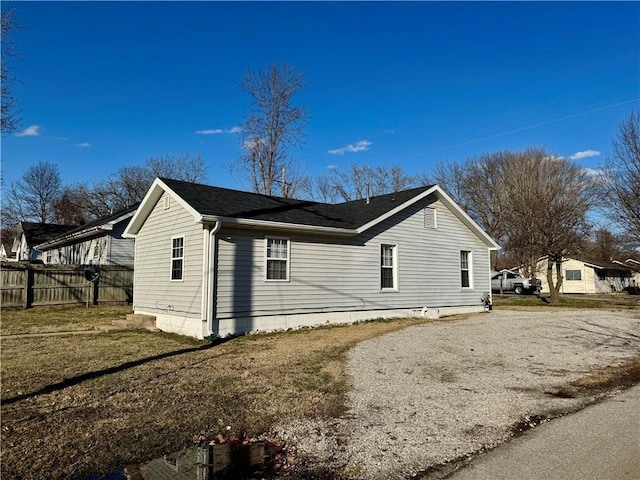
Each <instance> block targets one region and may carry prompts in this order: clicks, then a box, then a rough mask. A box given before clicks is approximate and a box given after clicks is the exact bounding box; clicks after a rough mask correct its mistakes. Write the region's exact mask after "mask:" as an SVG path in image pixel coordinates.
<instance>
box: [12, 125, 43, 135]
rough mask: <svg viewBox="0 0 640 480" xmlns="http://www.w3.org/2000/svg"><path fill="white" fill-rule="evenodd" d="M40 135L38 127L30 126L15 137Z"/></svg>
mask: <svg viewBox="0 0 640 480" xmlns="http://www.w3.org/2000/svg"><path fill="white" fill-rule="evenodd" d="M39 135H40V126H39V125H31V126H30V127H27V128H25V129H24V130H22V131H21V132H18V133H16V137H37V136H39Z"/></svg>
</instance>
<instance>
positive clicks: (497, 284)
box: [491, 271, 542, 295]
mask: <svg viewBox="0 0 640 480" xmlns="http://www.w3.org/2000/svg"><path fill="white" fill-rule="evenodd" d="M500 288H502V291H503V292H513V293H516V294H518V295H522V294H524V293H526V294H538V293H540V289H541V288H542V282H541V281H540V279H539V278H524V277H521V276H520V275H517V274H515V273H513V272H508V271H503V272H500V273H497V274H495V275H493V276H492V277H491V290H493V291H494V292H499V291H500Z"/></svg>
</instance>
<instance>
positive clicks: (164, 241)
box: [133, 193, 203, 337]
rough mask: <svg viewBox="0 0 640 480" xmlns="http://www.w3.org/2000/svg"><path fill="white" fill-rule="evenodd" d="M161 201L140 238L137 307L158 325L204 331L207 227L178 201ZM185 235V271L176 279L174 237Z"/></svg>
mask: <svg viewBox="0 0 640 480" xmlns="http://www.w3.org/2000/svg"><path fill="white" fill-rule="evenodd" d="M164 195H166V193H165V194H163V197H162V198H160V200H159V201H158V202H157V203H156V205H155V206H154V208H153V210H152V211H151V213H150V214H149V217H148V218H147V219H146V221H145V223H144V225H143V226H142V228H141V229H140V231H139V232H138V234H137V235H136V239H135V251H136V252H135V255H136V262H135V271H134V289H133V292H134V293H133V308H134V311H135V312H136V313H144V314H149V315H155V316H156V317H157V322H156V324H157V326H158V328H160V329H162V330H165V331H171V332H178V333H183V334H186V335H193V336H196V337H202V328H203V326H202V322H201V319H202V314H201V298H202V297H201V295H202V268H203V267H202V261H203V258H202V250H203V227H202V225H201V224H199V223H195V222H194V219H193V216H191V215H190V214H189V213H188V212H187V211H186V210H185V209H184V208H183V207H182V206H180V205H179V203H178V202H175V201H174V202H171V207H170V208H169V209H164V208H163V198H164ZM178 236H184V276H183V280H182V281H171V279H170V269H171V239H172V238H174V237H178Z"/></svg>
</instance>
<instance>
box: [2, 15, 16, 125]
mask: <svg viewBox="0 0 640 480" xmlns="http://www.w3.org/2000/svg"><path fill="white" fill-rule="evenodd" d="M0 19H1V20H0V23H1V28H2V30H1V39H0V45H1V46H2V62H0V108H1V112H0V132H2V135H5V134H7V133H12V132H15V131H16V130H18V128H19V127H20V117H19V112H18V108H17V105H16V101H15V98H14V97H13V94H12V91H11V88H12V86H13V85H14V84H15V82H16V79H15V77H13V76H11V75H10V74H9V67H8V65H9V63H8V61H7V60H8V58H10V57H13V56H14V46H15V43H14V42H13V41H12V40H11V38H10V35H11V32H12V31H14V30H15V29H16V28H18V25H17V24H16V21H15V9H14V8H13V7H7V8H4V9H3V10H2V16H1V17H0Z"/></svg>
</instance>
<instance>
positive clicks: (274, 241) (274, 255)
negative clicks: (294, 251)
mask: <svg viewBox="0 0 640 480" xmlns="http://www.w3.org/2000/svg"><path fill="white" fill-rule="evenodd" d="M265 241H266V254H265V279H266V280H282V281H287V280H289V239H288V238H269V237H267V238H266V239H265Z"/></svg>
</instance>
